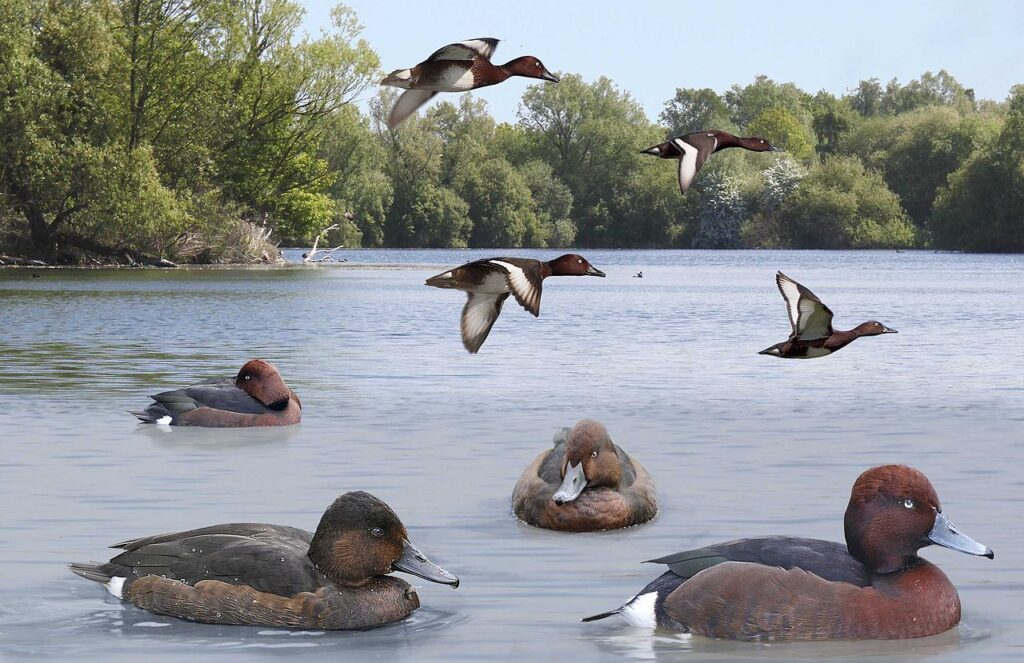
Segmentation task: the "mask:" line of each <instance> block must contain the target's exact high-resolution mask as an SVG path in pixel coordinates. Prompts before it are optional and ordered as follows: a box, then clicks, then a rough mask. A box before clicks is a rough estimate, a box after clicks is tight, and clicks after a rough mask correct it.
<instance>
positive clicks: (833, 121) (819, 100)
mask: <svg viewBox="0 0 1024 663" xmlns="http://www.w3.org/2000/svg"><path fill="white" fill-rule="evenodd" d="M844 101H845V100H844ZM844 101H840V100H839V99H836V98H835V97H834V96H833V95H831V94H829V93H828V92H825V91H824V90H822V91H821V92H818V94H816V95H814V100H813V102H812V112H813V114H814V119H813V120H812V121H811V127H812V128H813V129H814V135H815V138H816V139H817V144H816V145H815V146H814V149H815V151H816V152H817V153H818V156H819V157H821V159H822V160H824V159H825V157H826V156H829V155H831V154H835V153H836V147H837V145H838V143H839V141H840V140H841V139H842V137H843V135H844V134H846V132H848V131H849V130H850V128H851V127H852V126H853V125H854V122H855V119H854V118H855V112H854V110H853V108H852V107H851V106H850V104H849V103H845V102H844Z"/></svg>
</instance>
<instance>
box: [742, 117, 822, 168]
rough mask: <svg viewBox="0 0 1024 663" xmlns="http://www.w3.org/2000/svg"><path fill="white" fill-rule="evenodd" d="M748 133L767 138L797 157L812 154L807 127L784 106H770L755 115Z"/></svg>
mask: <svg viewBox="0 0 1024 663" xmlns="http://www.w3.org/2000/svg"><path fill="white" fill-rule="evenodd" d="M747 133H749V134H751V135H752V136H762V137H764V138H767V139H768V140H769V141H771V143H772V144H773V145H777V146H779V147H781V148H782V149H784V150H786V152H788V153H789V154H791V155H792V156H793V158H795V159H804V158H806V157H808V156H810V155H811V150H812V148H811V143H810V141H809V140H808V139H807V131H806V129H805V128H804V127H803V125H801V124H800V121H799V120H797V119H796V117H795V116H793V114H792V113H790V112H789V111H787V110H785V109H784V108H778V107H775V108H769V109H767V110H766V111H764V112H763V113H761V114H760V115H758V116H757V117H755V118H754V119H753V120H752V121H751V122H750V124H749V125H748V126H747Z"/></svg>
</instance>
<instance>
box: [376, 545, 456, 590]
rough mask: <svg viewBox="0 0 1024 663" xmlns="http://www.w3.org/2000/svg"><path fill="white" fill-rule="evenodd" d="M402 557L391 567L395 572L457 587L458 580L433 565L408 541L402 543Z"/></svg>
mask: <svg viewBox="0 0 1024 663" xmlns="http://www.w3.org/2000/svg"><path fill="white" fill-rule="evenodd" d="M404 544H405V545H404V547H403V548H402V556H401V557H399V558H398V561H396V562H395V563H394V564H392V565H391V568H393V569H394V570H395V571H404V572H405V573H411V574H412V575H414V576H419V577H421V578H423V579H424V580H429V581H430V582H439V583H441V584H442V585H451V586H452V587H453V588H454V587H458V586H459V579H458V578H457V577H455V576H453V575H452V574H450V573H448V572H447V571H445V570H444V569H442V568H441V567H440V566H438V565H437V564H434V563H433V562H431V561H430V560H429V559H427V556H426V555H424V554H423V553H421V552H420V551H419V550H417V549H416V546H414V545H412V544H411V543H409V542H408V541H405V542H404Z"/></svg>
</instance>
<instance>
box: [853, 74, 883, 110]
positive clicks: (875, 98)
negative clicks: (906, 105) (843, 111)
mask: <svg viewBox="0 0 1024 663" xmlns="http://www.w3.org/2000/svg"><path fill="white" fill-rule="evenodd" d="M882 96H883V91H882V84H881V83H880V82H879V80H878V79H877V78H869V79H867V80H866V81H861V82H860V83H858V84H857V89H856V90H854V91H853V93H852V94H851V95H850V96H849V97H847V98H848V99H849V100H850V106H851V107H852V108H853V110H855V111H857V112H858V113H860V114H861V116H862V117H875V116H876V115H881V114H882V112H883V104H882Z"/></svg>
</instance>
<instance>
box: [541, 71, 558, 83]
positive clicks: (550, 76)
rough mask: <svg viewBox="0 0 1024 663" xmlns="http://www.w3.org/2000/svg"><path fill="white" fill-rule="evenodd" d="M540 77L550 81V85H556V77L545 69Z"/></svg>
mask: <svg viewBox="0 0 1024 663" xmlns="http://www.w3.org/2000/svg"><path fill="white" fill-rule="evenodd" d="M540 77H541V78H543V79H544V80H546V81H551V82H552V83H557V82H558V76H555V75H554V74H552V73H551V72H550V71H548V70H547V69H545V70H544V73H543V74H541V75H540Z"/></svg>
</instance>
